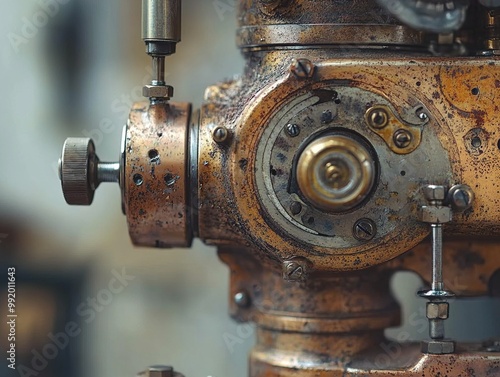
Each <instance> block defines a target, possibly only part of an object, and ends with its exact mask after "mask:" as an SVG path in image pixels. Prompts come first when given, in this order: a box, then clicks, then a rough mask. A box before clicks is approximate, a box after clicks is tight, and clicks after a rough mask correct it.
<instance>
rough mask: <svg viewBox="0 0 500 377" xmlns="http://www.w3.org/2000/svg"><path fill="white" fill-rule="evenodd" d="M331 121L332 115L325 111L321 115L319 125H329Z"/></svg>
mask: <svg viewBox="0 0 500 377" xmlns="http://www.w3.org/2000/svg"><path fill="white" fill-rule="evenodd" d="M332 120H333V113H332V112H331V111H330V110H325V111H323V113H322V114H321V123H325V124H326V123H330V122H331V121H332Z"/></svg>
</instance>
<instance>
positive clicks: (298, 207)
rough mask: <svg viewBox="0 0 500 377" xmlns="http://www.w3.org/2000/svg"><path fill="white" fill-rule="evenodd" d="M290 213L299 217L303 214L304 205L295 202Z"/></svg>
mask: <svg viewBox="0 0 500 377" xmlns="http://www.w3.org/2000/svg"><path fill="white" fill-rule="evenodd" d="M290 212H292V215H294V216H297V215H299V214H300V213H301V212H302V204H300V203H299V202H293V203H292V204H291V205H290Z"/></svg>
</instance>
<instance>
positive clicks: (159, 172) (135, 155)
mask: <svg viewBox="0 0 500 377" xmlns="http://www.w3.org/2000/svg"><path fill="white" fill-rule="evenodd" d="M190 115H191V106H190V105H189V104H174V103H170V104H166V103H158V104H156V105H149V103H138V104H135V106H134V107H133V108H132V111H131V113H130V119H129V122H128V131H127V139H126V144H125V154H126V165H125V166H126V169H125V189H124V201H125V210H126V215H127V220H128V224H129V233H130V237H131V238H132V241H133V242H134V244H136V245H141V246H149V247H166V246H169V247H174V246H189V245H191V240H192V234H191V228H190V224H189V211H188V200H187V197H188V195H187V190H188V184H189V178H188V166H187V159H186V156H187V155H188V144H187V143H188V135H187V133H188V124H189V118H190Z"/></svg>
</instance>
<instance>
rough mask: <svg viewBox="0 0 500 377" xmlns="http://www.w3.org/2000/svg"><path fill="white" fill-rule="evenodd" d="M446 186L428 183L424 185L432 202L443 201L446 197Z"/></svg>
mask: <svg viewBox="0 0 500 377" xmlns="http://www.w3.org/2000/svg"><path fill="white" fill-rule="evenodd" d="M446 194H447V192H446V188H445V187H444V186H438V185H427V186H425V187H424V195H425V198H426V199H427V200H429V201H431V202H434V201H443V200H444V199H445V198H446Z"/></svg>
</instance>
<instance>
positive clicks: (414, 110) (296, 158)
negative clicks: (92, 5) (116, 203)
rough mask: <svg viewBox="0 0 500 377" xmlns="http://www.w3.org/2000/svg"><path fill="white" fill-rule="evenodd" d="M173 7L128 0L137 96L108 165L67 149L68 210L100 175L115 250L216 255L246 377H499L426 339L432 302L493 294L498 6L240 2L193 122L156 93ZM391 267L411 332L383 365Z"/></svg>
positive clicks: (163, 372)
mask: <svg viewBox="0 0 500 377" xmlns="http://www.w3.org/2000/svg"><path fill="white" fill-rule="evenodd" d="M180 8H181V6H180V1H179V0H144V1H143V38H144V41H145V43H146V50H147V53H148V54H149V55H150V56H151V57H152V60H153V64H154V72H155V77H154V78H153V81H152V82H151V84H150V85H147V86H145V88H144V95H145V97H147V98H148V100H146V101H145V102H142V103H137V104H135V105H134V106H133V108H132V109H131V112H130V117H129V119H128V122H127V125H126V127H125V130H124V134H123V141H122V153H121V156H120V160H119V162H117V163H103V162H100V161H99V159H98V157H97V155H96V151H95V148H94V144H93V142H92V140H89V139H68V140H67V141H66V143H65V146H64V150H63V156H62V159H61V163H60V173H61V181H62V187H63V191H64V196H65V198H66V200H67V202H68V203H69V204H78V205H89V204H91V202H92V198H93V195H94V191H95V190H96V189H97V187H98V186H99V184H100V183H101V182H118V183H119V185H120V187H121V192H122V203H123V211H124V213H125V215H126V217H127V220H128V226H129V230H130V236H131V239H132V241H133V243H134V244H136V245H139V246H150V247H156V248H169V247H189V246H190V245H191V241H192V240H193V238H194V237H198V238H200V239H201V240H203V241H204V242H205V243H207V244H209V245H215V246H216V247H217V248H218V253H219V255H220V258H221V260H222V261H223V262H224V263H226V264H227V265H228V266H229V267H230V271H231V280H230V281H231V286H230V299H231V306H230V311H231V315H232V316H233V318H235V319H236V320H238V321H252V322H255V323H256V325H257V344H256V345H255V347H254V349H253V351H252V353H251V356H250V368H249V369H250V371H249V374H250V376H251V377H272V376H281V377H292V376H293V377H306V376H308V377H313V376H314V377H323V376H324V377H335V376H338V377H341V376H342V377H350V376H353V377H354V376H377V377H394V376H404V377H436V376H441V377H444V376H447V377H466V376H477V377H493V376H500V343H498V342H490V343H488V342H485V343H484V344H462V343H457V342H455V341H454V340H453V339H449V338H447V337H446V334H445V331H444V322H445V321H446V319H447V318H448V316H449V302H448V300H449V298H450V297H453V296H455V295H456V296H460V297H462V296H486V295H492V296H500V242H499V239H498V237H499V236H500V120H499V117H498V113H499V106H500V57H499V55H500V1H498V0H470V1H468V0H378V2H376V1H374V0H356V1H344V0H242V1H240V2H239V6H238V12H239V14H238V20H239V24H240V25H239V29H238V31H237V38H238V43H239V47H240V48H241V51H242V53H243V55H244V56H245V58H246V68H245V71H244V73H243V74H242V75H241V76H240V77H239V78H238V79H235V80H233V81H227V82H223V83H221V84H217V85H214V86H212V87H209V88H208V89H207V91H206V94H205V99H204V104H203V106H202V107H201V109H200V110H199V111H193V110H192V109H191V105H190V104H188V103H176V102H172V101H170V97H172V96H173V89H172V88H171V87H170V86H168V85H167V83H166V82H165V74H164V69H165V58H166V57H168V55H170V54H172V53H174V52H175V48H176V44H177V42H179V41H180V14H181V9H180ZM402 270H407V271H413V272H415V273H417V274H418V275H419V276H421V277H422V279H423V280H424V281H425V282H427V284H428V289H426V290H424V291H422V292H419V294H420V295H421V296H422V297H423V299H425V300H427V306H426V308H427V310H426V315H427V318H428V321H429V337H428V340H426V341H424V342H422V343H421V344H415V343H402V344H398V345H397V347H399V348H398V349H399V352H397V357H390V356H391V355H388V354H387V353H386V352H385V351H384V350H382V349H381V347H380V345H381V344H383V342H384V329H386V328H388V327H392V326H395V325H398V323H399V321H400V310H399V306H398V305H397V303H396V302H395V300H394V299H393V297H392V296H391V294H390V290H389V282H390V279H391V276H393V274H394V273H395V272H397V271H402ZM451 314H453V313H451ZM148 374H149V375H151V376H178V375H180V374H178V373H176V372H174V371H173V369H171V368H162V367H154V368H151V369H150V370H149V372H148Z"/></svg>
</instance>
